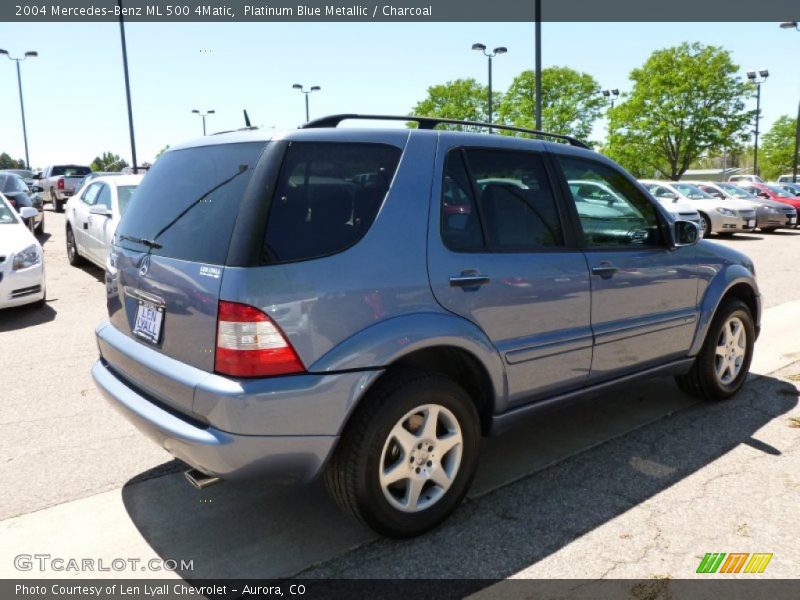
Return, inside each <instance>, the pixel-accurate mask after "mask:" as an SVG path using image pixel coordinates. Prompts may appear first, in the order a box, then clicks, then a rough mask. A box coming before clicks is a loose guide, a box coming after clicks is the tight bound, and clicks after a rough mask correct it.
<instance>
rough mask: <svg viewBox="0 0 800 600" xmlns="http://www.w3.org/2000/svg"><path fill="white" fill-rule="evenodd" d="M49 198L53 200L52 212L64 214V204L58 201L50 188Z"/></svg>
mask: <svg viewBox="0 0 800 600" xmlns="http://www.w3.org/2000/svg"><path fill="white" fill-rule="evenodd" d="M50 198H51V199H52V200H53V210H54V211H55V212H57V213H60V212H64V203H63V202H61V201H60V200H59V199H58V196H57V195H56V193H55V191H53V189H52V188H51V189H50Z"/></svg>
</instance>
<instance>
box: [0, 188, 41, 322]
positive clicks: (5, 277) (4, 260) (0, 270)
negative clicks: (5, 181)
mask: <svg viewBox="0 0 800 600" xmlns="http://www.w3.org/2000/svg"><path fill="white" fill-rule="evenodd" d="M38 214H39V211H37V210H36V209H35V208H33V207H30V206H23V207H22V208H20V209H19V214H17V211H16V210H14V209H13V208H11V205H10V204H9V203H8V200H7V199H6V197H5V196H4V195H3V194H0V308H8V307H11V306H21V305H23V304H34V303H35V304H37V305H39V306H44V302H45V296H46V292H45V284H44V253H43V252H42V246H41V244H39V242H38V241H37V240H36V238H35V237H33V234H32V233H31V231H30V229H28V227H26V226H25V223H24V222H23V219H25V220H28V219H32V218H34V217H36V215H38Z"/></svg>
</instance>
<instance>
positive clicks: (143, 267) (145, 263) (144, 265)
mask: <svg viewBox="0 0 800 600" xmlns="http://www.w3.org/2000/svg"><path fill="white" fill-rule="evenodd" d="M149 269H150V255H149V254H145V255H144V258H143V259H142V262H141V264H140V265H139V275H141V276H142V277H144V276H145V275H147V271H148V270H149Z"/></svg>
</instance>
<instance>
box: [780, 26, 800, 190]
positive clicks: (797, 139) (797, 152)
mask: <svg viewBox="0 0 800 600" xmlns="http://www.w3.org/2000/svg"><path fill="white" fill-rule="evenodd" d="M781 29H794V30H796V31H800V23H798V22H797V21H785V22H783V23H781ZM798 156H800V102H798V103H797V123H795V130H794V156H793V157H792V182H794V183H797V157H798Z"/></svg>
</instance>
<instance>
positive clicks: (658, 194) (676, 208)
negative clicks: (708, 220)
mask: <svg viewBox="0 0 800 600" xmlns="http://www.w3.org/2000/svg"><path fill="white" fill-rule="evenodd" d="M639 183H641V184H642V185H643V186H644V189H646V190H647V191H648V192H650V195H651V196H653V197H654V198H655V199H656V200H658V202H659V203H660V204H661V206H663V207H664V208H666V209H667V211H668V212H670V213H671V214H672V216H673V217H675V220H676V221H677V220H679V221H692V222H693V223H695V224H697V226H698V227H699V228H700V230H701V232H700V235H701V236H702V235H705V228H704V227H703V221H702V220H701V219H700V213H699V212H697V211H696V210H695V209H694V207H693V206H692V205H691V204H688V203H687V202H683V201H681V200H680V199H679V198H678V194H675V193H673V192H670V191H669V190H668V189H666V188H663V187H661V186H659V185H657V184H654V183H645V182H644V181H643V180H642V181H640V182H639Z"/></svg>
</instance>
